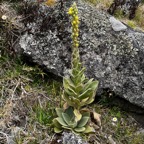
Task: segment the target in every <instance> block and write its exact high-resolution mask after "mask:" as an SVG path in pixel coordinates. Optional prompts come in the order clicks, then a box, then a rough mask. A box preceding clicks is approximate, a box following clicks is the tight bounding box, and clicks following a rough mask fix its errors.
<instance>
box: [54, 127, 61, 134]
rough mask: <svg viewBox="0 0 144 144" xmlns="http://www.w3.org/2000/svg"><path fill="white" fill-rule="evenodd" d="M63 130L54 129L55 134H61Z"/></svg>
mask: <svg viewBox="0 0 144 144" xmlns="http://www.w3.org/2000/svg"><path fill="white" fill-rule="evenodd" d="M62 131H63V130H62V129H59V128H57V127H54V132H55V133H61V132H62Z"/></svg>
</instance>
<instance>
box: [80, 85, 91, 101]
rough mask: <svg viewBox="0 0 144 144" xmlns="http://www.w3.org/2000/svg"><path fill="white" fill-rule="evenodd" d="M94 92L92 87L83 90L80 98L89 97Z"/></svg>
mask: <svg viewBox="0 0 144 144" xmlns="http://www.w3.org/2000/svg"><path fill="white" fill-rule="evenodd" d="M91 93H92V90H91V88H89V89H87V90H86V91H85V92H83V93H82V94H81V95H79V99H80V100H82V99H85V98H87V97H89V96H90V95H91Z"/></svg>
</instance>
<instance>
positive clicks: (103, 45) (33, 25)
mask: <svg viewBox="0 0 144 144" xmlns="http://www.w3.org/2000/svg"><path fill="white" fill-rule="evenodd" d="M71 3H72V0H67V1H66V2H65V3H64V7H61V6H60V4H58V5H56V6H54V7H47V6H44V5H39V6H38V7H37V11H34V13H33V11H32V12H31V15H32V18H29V19H27V21H26V27H27V29H28V31H26V32H25V33H24V34H23V35H22V36H21V38H20V42H19V44H20V46H21V49H22V50H23V54H25V55H27V56H29V57H30V58H31V59H32V60H33V62H36V63H37V64H39V65H41V66H44V67H45V68H47V70H48V71H49V72H52V73H54V74H55V75H58V76H61V77H62V76H64V75H67V74H68V70H69V69H70V68H71V64H70V62H71V58H70V57H71V25H70V20H69V17H68V15H67V9H68V7H69V6H70V4H71ZM78 9H79V17H80V47H79V48H80V56H81V60H82V62H83V65H84V66H86V68H87V70H86V75H87V77H89V78H92V77H93V78H95V79H97V80H99V82H100V84H99V88H98V91H97V94H98V95H101V94H102V92H103V91H104V90H105V89H109V90H111V91H113V92H114V93H115V94H116V95H118V96H120V97H122V98H124V99H126V100H128V101H129V102H131V103H133V104H135V105H138V106H140V107H143V108H144V33H142V32H139V31H134V30H132V29H131V28H129V27H127V28H126V29H122V30H120V31H115V30H114V29H113V28H112V25H113V23H111V22H110V15H108V14H107V13H105V12H102V11H99V10H97V9H96V8H95V7H93V6H90V5H89V4H87V3H84V2H83V1H80V0H78Z"/></svg>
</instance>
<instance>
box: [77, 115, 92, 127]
mask: <svg viewBox="0 0 144 144" xmlns="http://www.w3.org/2000/svg"><path fill="white" fill-rule="evenodd" d="M89 118H90V117H82V118H81V120H80V121H79V122H78V127H84V126H85V125H86V124H87V122H88V120H89Z"/></svg>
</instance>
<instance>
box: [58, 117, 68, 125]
mask: <svg viewBox="0 0 144 144" xmlns="http://www.w3.org/2000/svg"><path fill="white" fill-rule="evenodd" d="M56 120H57V121H58V122H59V123H60V124H61V125H62V126H67V124H66V122H65V121H64V120H63V119H62V118H61V117H58V118H56Z"/></svg>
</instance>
